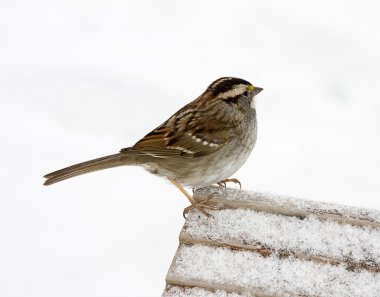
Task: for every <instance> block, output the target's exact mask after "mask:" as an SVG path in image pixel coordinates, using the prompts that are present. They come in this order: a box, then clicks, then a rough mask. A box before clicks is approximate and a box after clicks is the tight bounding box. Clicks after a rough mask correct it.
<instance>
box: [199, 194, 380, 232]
mask: <svg viewBox="0 0 380 297" xmlns="http://www.w3.org/2000/svg"><path fill="white" fill-rule="evenodd" d="M195 199H197V200H199V201H202V200H204V199H207V197H204V196H199V195H197V196H195ZM207 204H208V205H212V206H217V207H219V208H220V210H223V209H238V208H240V209H249V210H254V211H257V212H266V213H272V214H279V215H284V216H295V217H297V218H300V219H305V218H307V217H313V218H316V219H318V220H320V221H328V220H330V221H334V222H337V223H339V224H343V225H344V224H347V225H352V226H355V227H368V228H372V229H380V223H378V222H374V221H371V220H369V219H364V218H357V217H350V216H348V215H343V214H339V213H324V212H322V211H321V210H315V211H313V210H301V209H299V208H297V207H294V206H292V205H291V204H288V205H286V207H285V206H281V207H279V206H274V205H271V204H269V202H263V201H254V202H246V201H234V200H227V199H225V198H223V197H221V196H215V197H213V198H211V199H210V200H208V202H207Z"/></svg>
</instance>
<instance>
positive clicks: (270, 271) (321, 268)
mask: <svg viewBox="0 0 380 297" xmlns="http://www.w3.org/2000/svg"><path fill="white" fill-rule="evenodd" d="M173 264H174V265H173V266H172V269H171V270H170V271H169V274H168V278H174V279H176V280H177V281H179V280H180V281H182V282H184V283H186V282H189V281H194V280H196V281H204V282H207V283H209V284H214V285H228V284H230V285H231V284H233V285H234V286H236V287H237V288H245V289H247V290H254V289H255V288H265V290H266V292H270V293H273V294H280V296H294V295H311V296H321V297H332V296H342V297H346V296H356V297H361V296H363V297H364V296H365V297H376V296H379V292H380V274H373V273H370V272H368V271H358V272H351V271H348V270H347V269H346V268H345V267H344V266H343V265H342V266H332V265H321V264H317V263H314V262H311V261H301V260H299V259H295V258H291V257H290V258H283V259H281V258H279V257H278V256H276V255H271V256H268V257H265V258H264V257H262V256H260V255H259V254H257V253H255V252H249V251H233V250H230V249H227V248H215V247H209V246H203V245H191V246H186V245H183V246H181V247H180V248H179V250H178V253H177V258H176V259H175V262H174V263H173Z"/></svg>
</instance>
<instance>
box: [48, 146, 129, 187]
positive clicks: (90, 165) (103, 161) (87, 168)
mask: <svg viewBox="0 0 380 297" xmlns="http://www.w3.org/2000/svg"><path fill="white" fill-rule="evenodd" d="M134 159H135V158H134V157H133V155H131V154H114V155H109V156H105V157H101V158H97V159H93V160H90V161H86V162H82V163H79V164H75V165H72V166H69V167H66V168H63V169H60V170H57V171H54V172H51V173H49V174H46V175H45V176H44V178H46V180H45V182H44V185H45V186H48V185H51V184H54V183H56V182H59V181H62V180H65V179H68V178H71V177H74V176H77V175H81V174H85V173H89V172H93V171H98V170H103V169H107V168H113V167H118V166H122V165H133V164H134V163H135V160H134Z"/></svg>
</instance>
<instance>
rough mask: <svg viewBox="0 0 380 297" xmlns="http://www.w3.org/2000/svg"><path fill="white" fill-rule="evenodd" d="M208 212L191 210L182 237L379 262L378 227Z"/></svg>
mask: <svg viewBox="0 0 380 297" xmlns="http://www.w3.org/2000/svg"><path fill="white" fill-rule="evenodd" d="M211 213H212V217H210V218H206V217H205V216H204V215H199V213H198V212H192V213H191V214H190V215H189V218H188V220H187V221H186V223H185V226H184V228H183V230H182V233H181V237H190V238H195V239H201V240H212V241H217V242H222V243H229V244H231V245H234V244H237V245H238V246H250V245H251V246H252V245H260V246H263V247H266V248H269V249H273V250H282V251H293V252H299V253H302V254H305V255H308V256H324V257H329V258H333V259H336V260H341V261H353V262H356V263H362V264H368V265H371V264H372V263H377V264H379V263H380V230H377V229H371V228H363V227H361V228H359V227H355V226H351V225H343V224H339V223H336V222H333V221H326V220H325V221H319V220H317V219H315V218H313V217H307V218H305V219H300V218H297V217H292V216H284V215H276V214H270V213H264V212H256V211H253V210H247V209H225V210H222V211H212V212H211Z"/></svg>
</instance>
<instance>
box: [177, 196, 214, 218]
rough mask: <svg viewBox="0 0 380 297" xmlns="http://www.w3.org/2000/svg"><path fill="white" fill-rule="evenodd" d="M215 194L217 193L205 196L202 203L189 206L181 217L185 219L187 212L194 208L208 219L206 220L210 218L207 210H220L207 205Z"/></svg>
mask: <svg viewBox="0 0 380 297" xmlns="http://www.w3.org/2000/svg"><path fill="white" fill-rule="evenodd" d="M216 194H217V193H212V194H211V195H209V196H207V197H206V199H204V200H202V201H196V202H194V203H192V204H191V205H189V206H188V207H186V208H185V209H184V210H183V213H182V215H183V217H184V218H185V219H186V218H187V215H188V214H189V212H190V211H191V210H192V209H194V208H196V209H198V210H199V211H200V212H201V213H203V214H204V215H205V216H206V217H208V218H209V217H211V215H210V214H209V213H208V212H207V211H206V209H209V210H219V209H220V208H219V207H218V206H214V205H209V204H207V203H208V202H209V201H210V199H212V198H213V197H214V195H216Z"/></svg>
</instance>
